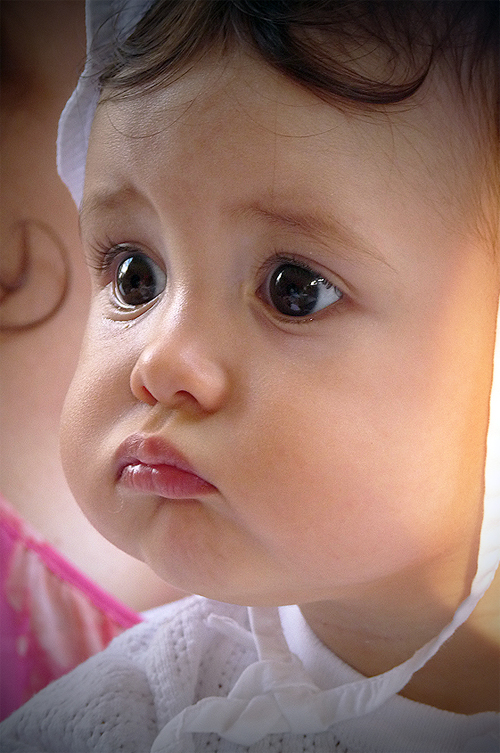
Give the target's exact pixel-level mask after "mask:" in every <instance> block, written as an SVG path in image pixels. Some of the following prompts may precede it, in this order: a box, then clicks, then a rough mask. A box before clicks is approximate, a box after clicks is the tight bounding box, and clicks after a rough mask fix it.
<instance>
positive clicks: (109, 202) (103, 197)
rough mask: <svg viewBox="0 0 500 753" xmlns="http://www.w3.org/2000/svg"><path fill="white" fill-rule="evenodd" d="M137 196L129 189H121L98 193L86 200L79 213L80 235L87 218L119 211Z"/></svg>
mask: <svg viewBox="0 0 500 753" xmlns="http://www.w3.org/2000/svg"><path fill="white" fill-rule="evenodd" d="M135 196H137V192H136V191H135V190H134V189H132V188H129V187H125V188H120V189H119V190H118V191H102V192H97V193H95V194H94V195H92V196H91V197H90V198H84V199H83V202H82V204H81V207H80V211H79V213H78V227H79V229H80V233H81V230H82V222H83V223H85V222H86V221H87V218H88V217H89V216H90V215H92V214H94V213H95V212H100V211H101V212H102V211H105V212H106V211H108V212H109V211H113V210H115V209H119V208H120V207H122V206H123V204H124V203H126V202H127V201H130V199H132V198H134V197H135Z"/></svg>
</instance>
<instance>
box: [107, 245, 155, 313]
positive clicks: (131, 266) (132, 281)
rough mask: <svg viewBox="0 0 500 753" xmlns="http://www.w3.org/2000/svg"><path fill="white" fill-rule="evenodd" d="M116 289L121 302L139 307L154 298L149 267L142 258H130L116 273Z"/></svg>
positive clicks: (153, 283) (152, 281) (152, 277)
mask: <svg viewBox="0 0 500 753" xmlns="http://www.w3.org/2000/svg"><path fill="white" fill-rule="evenodd" d="M117 288H118V291H119V293H120V297H121V298H122V300H123V302H124V303H126V304H127V305H128V306H139V305H141V304H143V303H147V302H148V301H151V300H152V299H153V298H154V297H155V296H156V282H155V277H154V274H153V273H152V270H151V267H150V265H149V264H148V262H147V261H146V259H145V257H143V256H130V257H129V258H128V259H125V261H123V262H122V264H121V265H120V267H119V268H118V273H117Z"/></svg>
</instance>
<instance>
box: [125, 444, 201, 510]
mask: <svg viewBox="0 0 500 753" xmlns="http://www.w3.org/2000/svg"><path fill="white" fill-rule="evenodd" d="M116 479H117V482H118V483H120V484H123V485H124V486H126V487H128V488H129V489H132V490H134V491H139V492H146V493H149V494H156V495H158V496H160V497H165V498H166V499H192V498H194V497H199V496H201V495H204V494H208V493H210V492H214V491H216V488H215V486H212V484H210V483H209V482H208V481H205V479H203V478H201V477H200V476H198V474H197V473H196V472H195V470H194V469H193V468H192V467H191V465H190V464H189V463H188V461H187V460H186V459H185V458H184V457H183V456H182V455H181V454H180V453H179V452H178V451H177V450H176V449H175V448H174V447H172V446H171V445H169V444H168V443H167V442H165V441H164V440H163V439H161V437H157V436H144V435H141V434H132V435H131V436H130V437H128V438H127V439H126V440H125V441H124V442H122V444H121V445H120V447H119V448H118V451H117V454H116Z"/></svg>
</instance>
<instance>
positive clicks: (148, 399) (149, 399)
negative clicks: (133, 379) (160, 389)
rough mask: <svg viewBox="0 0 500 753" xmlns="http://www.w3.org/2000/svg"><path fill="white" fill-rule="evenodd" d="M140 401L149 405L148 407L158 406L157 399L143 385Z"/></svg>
mask: <svg viewBox="0 0 500 753" xmlns="http://www.w3.org/2000/svg"><path fill="white" fill-rule="evenodd" d="M139 399H140V400H142V401H143V402H145V403H147V404H148V405H156V403H157V402H158V401H157V399H156V398H155V397H154V396H153V395H152V394H151V392H150V391H149V390H148V389H147V387H144V385H141V389H140V396H139Z"/></svg>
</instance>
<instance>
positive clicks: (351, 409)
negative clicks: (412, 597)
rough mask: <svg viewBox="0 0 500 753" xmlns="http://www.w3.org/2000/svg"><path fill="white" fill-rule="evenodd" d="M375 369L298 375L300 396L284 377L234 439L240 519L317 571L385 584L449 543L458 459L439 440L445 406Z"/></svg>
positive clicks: (391, 372)
mask: <svg viewBox="0 0 500 753" xmlns="http://www.w3.org/2000/svg"><path fill="white" fill-rule="evenodd" d="M389 360H390V359H389ZM404 360H405V359H403V361H404ZM368 361H369V363H370V367H369V368H367V363H363V364H361V363H359V362H358V363H357V364H354V363H352V364H351V365H350V367H349V368H347V365H346V363H344V364H343V368H342V369H340V371H341V372H343V373H342V374H341V375H340V376H339V369H338V368H335V367H334V366H333V365H332V363H330V364H329V365H327V364H326V363H325V364H321V368H318V369H316V370H315V371H308V372H304V373H303V374H302V375H301V374H300V373H297V374H296V378H295V380H294V383H293V390H292V394H291V391H290V382H289V380H284V381H283V379H281V380H280V378H279V377H278V375H274V377H273V379H272V385H273V386H272V388H271V384H268V385H266V388H265V389H263V390H262V392H261V395H260V396H259V399H258V400H256V401H255V406H256V410H255V411H254V413H253V414H252V416H251V417H250V418H249V420H248V422H247V426H246V431H244V430H242V431H241V432H239V433H238V432H237V433H236V434H234V435H233V439H234V448H235V456H238V457H244V458H245V462H244V463H243V464H241V465H240V475H238V476H235V477H234V479H232V483H233V484H234V486H233V492H234V497H235V498H236V499H238V500H240V505H241V507H240V508H239V510H238V513H239V514H240V515H241V516H242V517H244V519H245V522H246V524H247V525H248V527H249V528H250V529H251V530H254V531H258V537H259V539H260V541H261V543H263V544H264V546H265V547H274V550H275V551H276V552H277V553H278V556H279V557H282V558H283V561H285V560H287V558H289V557H290V552H294V553H295V554H294V555H293V556H294V557H296V558H300V559H301V561H300V567H301V568H304V570H305V571H306V570H307V569H308V568H309V567H312V565H311V563H312V562H314V567H315V568H317V566H318V560H321V561H322V562H323V566H324V567H325V568H326V569H328V570H329V572H332V569H335V570H336V572H337V573H338V574H341V576H342V577H343V578H346V577H355V578H356V577H366V576H367V575H369V576H370V577H375V576H381V575H384V574H387V573H388V572H390V571H391V570H392V569H393V568H394V567H396V565H397V566H398V567H400V566H401V564H402V563H403V564H404V565H408V564H410V563H412V562H414V561H416V560H418V559H419V558H421V557H423V556H427V555H428V553H429V551H432V549H433V548H435V547H439V546H440V545H441V543H442V541H443V534H444V532H445V531H447V532H448V534H449V523H450V517H451V516H452V515H454V513H453V495H454V491H455V490H454V489H453V486H452V485H450V483H449V478H448V477H449V475H450V473H451V470H450V469H452V468H453V465H454V462H455V459H454V457H452V456H450V457H446V455H445V453H444V448H443V446H442V434H441V432H439V431H433V420H432V419H433V417H435V412H434V409H433V407H432V406H433V402H434V401H433V400H431V399H430V398H424V392H425V391H423V390H422V395H420V394H419V392H418V389H417V387H418V384H419V381H418V379H415V380H414V383H412V384H409V379H408V378H406V379H405V378H404V374H403V373H398V368H397V367H396V366H395V363H394V361H393V362H392V363H388V362H387V361H386V360H385V359H382V358H380V356H379V357H378V359H377V357H376V354H375V353H373V354H372V357H370V358H367V362H368ZM399 363H400V364H401V361H400V362H399ZM389 366H390V368H389ZM403 367H404V364H403V365H400V369H399V371H400V372H402V371H403V370H404V368H403ZM415 371H417V373H418V369H417V370H416V369H413V370H412V373H415ZM328 373H330V374H331V379H330V380H325V378H324V375H325V374H328ZM319 375H321V376H319ZM412 388H413V389H412ZM257 406H258V410H257ZM249 426H251V427H252V431H251V432H249V431H248V427H249ZM445 538H446V537H445Z"/></svg>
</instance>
